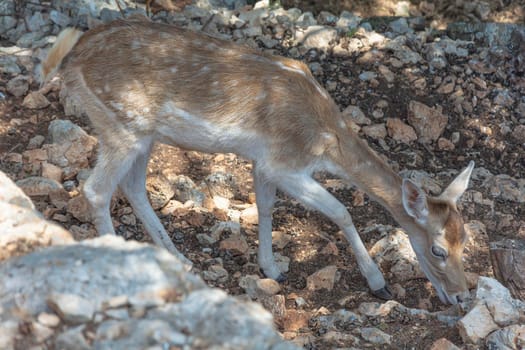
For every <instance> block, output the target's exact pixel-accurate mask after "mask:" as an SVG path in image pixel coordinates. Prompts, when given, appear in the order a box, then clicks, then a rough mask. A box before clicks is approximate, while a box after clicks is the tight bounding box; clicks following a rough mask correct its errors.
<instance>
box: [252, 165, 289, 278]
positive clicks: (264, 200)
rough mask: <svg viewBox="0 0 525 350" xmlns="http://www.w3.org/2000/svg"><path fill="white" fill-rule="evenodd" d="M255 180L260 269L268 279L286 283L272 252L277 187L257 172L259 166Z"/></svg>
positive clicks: (254, 175) (254, 176) (255, 173)
mask: <svg viewBox="0 0 525 350" xmlns="http://www.w3.org/2000/svg"><path fill="white" fill-rule="evenodd" d="M253 178H254V187H255V201H256V203H257V212H258V215H259V251H258V253H257V260H258V262H259V267H260V268H261V270H262V272H263V273H264V275H265V276H266V277H268V278H272V279H274V280H276V281H277V282H284V281H285V280H286V276H285V275H284V274H283V273H282V272H281V271H280V270H279V267H278V266H277V263H276V262H275V259H274V257H273V251H272V209H273V205H274V202H275V192H276V187H275V184H273V183H272V182H269V181H267V179H266V178H265V177H264V175H263V174H261V173H259V172H258V171H257V166H255V171H254V174H253Z"/></svg>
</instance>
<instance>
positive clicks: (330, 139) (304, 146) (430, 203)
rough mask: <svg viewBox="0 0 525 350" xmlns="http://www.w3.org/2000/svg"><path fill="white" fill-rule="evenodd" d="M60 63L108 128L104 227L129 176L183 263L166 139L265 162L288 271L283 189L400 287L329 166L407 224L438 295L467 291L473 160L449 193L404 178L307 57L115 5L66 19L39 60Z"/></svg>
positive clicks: (47, 65)
mask: <svg viewBox="0 0 525 350" xmlns="http://www.w3.org/2000/svg"><path fill="white" fill-rule="evenodd" d="M40 74H41V80H42V82H46V81H49V80H50V79H51V77H54V76H56V75H58V76H60V78H61V79H62V86H63V89H65V94H66V95H67V97H68V98H71V99H72V100H73V101H76V104H77V105H79V106H81V108H82V112H83V113H85V114H86V115H87V116H88V117H89V120H90V122H91V124H92V127H93V129H94V131H95V132H96V134H97V135H98V140H99V147H98V158H97V161H96V164H95V167H94V169H93V172H92V174H91V176H90V177H89V178H88V179H87V180H86V182H85V184H84V186H83V193H84V195H85V197H86V199H87V201H88V203H89V207H90V210H91V217H92V222H93V224H94V226H95V227H96V230H97V232H98V234H99V235H105V234H111V235H114V234H115V229H114V227H113V224H112V221H111V213H110V200H111V197H112V194H113V193H114V192H115V190H116V189H117V187H118V188H119V189H120V190H121V192H122V193H123V194H124V196H125V197H126V198H127V199H128V201H129V203H130V205H131V206H132V208H133V210H134V212H135V214H136V216H137V217H138V219H139V220H140V221H141V222H142V223H143V226H144V229H145V230H146V231H147V233H148V234H149V235H150V236H151V239H152V240H153V242H154V243H155V244H157V245H159V246H161V247H165V248H166V249H167V250H168V251H169V252H171V253H172V254H173V255H175V256H177V257H178V258H179V259H180V260H181V261H183V263H185V264H187V265H188V266H189V267H191V262H190V261H189V260H188V259H187V258H186V257H184V255H183V254H182V253H181V252H179V250H178V249H177V248H176V247H175V245H174V243H173V242H172V240H171V239H170V236H169V235H168V233H167V231H166V230H165V228H164V227H163V225H162V223H161V221H160V220H159V218H158V217H157V215H156V214H155V211H154V210H153V209H152V207H151V205H150V204H149V202H148V197H147V192H146V188H145V181H146V167H147V164H148V160H149V156H150V153H151V151H152V147H153V145H154V144H155V143H156V142H160V143H165V144H169V145H172V146H175V147H179V148H182V149H188V150H195V151H199V152H206V153H235V154H237V155H238V156H240V157H243V158H245V159H247V160H250V161H252V163H253V186H254V190H255V195H256V199H255V204H256V207H257V213H258V220H259V221H258V244H259V245H258V250H257V262H258V264H259V267H260V268H261V271H262V272H263V273H264V275H265V276H266V277H267V278H271V279H274V280H276V281H278V282H283V281H284V280H285V278H286V276H285V275H284V274H283V273H282V272H281V271H280V270H279V267H278V265H277V264H276V261H275V260H274V255H273V252H272V209H273V206H274V202H275V200H276V190H277V189H279V190H281V191H282V192H284V193H286V194H287V195H289V196H291V197H292V198H295V199H296V200H297V201H299V202H300V203H302V204H303V205H304V206H305V207H307V208H309V209H313V210H317V211H319V212H320V213H322V214H323V215H324V216H326V217H327V218H328V219H330V220H331V221H332V222H333V223H335V224H336V225H337V226H338V227H339V228H340V230H341V231H342V233H343V234H344V236H345V238H346V239H347V240H348V242H349V244H350V246H351V248H352V250H353V252H354V254H355V258H356V260H357V264H358V267H359V270H360V272H361V274H362V275H363V276H364V278H365V279H366V282H367V284H368V287H369V288H370V290H371V292H372V294H373V295H375V296H377V297H379V298H382V299H392V298H393V297H394V296H393V293H392V290H391V289H390V287H389V286H388V284H387V283H386V281H385V278H384V276H383V274H382V272H381V271H380V269H379V267H378V265H377V264H376V263H375V262H374V260H373V259H372V258H371V256H370V254H369V253H368V251H367V249H366V247H365V245H364V244H363V242H362V240H361V238H360V236H359V234H358V232H357V229H356V227H355V225H354V223H353V220H352V217H351V215H350V214H349V212H348V210H347V208H346V207H345V205H344V204H343V203H341V202H340V201H339V200H337V199H336V198H335V197H334V196H333V195H332V194H331V193H330V192H329V191H328V190H327V189H325V188H324V187H323V186H322V185H321V184H320V183H319V182H318V181H316V180H315V179H314V176H313V175H314V173H316V172H319V171H323V172H327V173H330V174H333V175H334V176H337V177H338V178H340V179H341V180H342V181H344V182H345V183H348V184H349V185H352V186H357V187H358V188H359V189H361V190H362V191H364V192H365V193H366V194H367V195H368V196H369V198H370V199H372V200H374V201H376V202H378V203H379V204H381V205H382V206H383V207H384V208H385V209H386V210H387V211H388V212H389V213H390V214H391V215H392V217H393V218H394V219H395V220H396V221H397V223H398V224H399V225H400V226H401V227H402V228H403V229H404V230H405V232H406V233H407V235H408V237H409V240H410V243H411V246H412V248H413V250H414V252H415V254H416V256H417V259H418V261H419V264H420V266H421V268H422V271H423V272H424V273H425V275H426V277H427V278H428V279H429V280H430V282H431V283H432V285H433V287H434V288H435V290H436V293H437V295H438V297H439V299H440V300H441V301H442V302H443V303H445V304H457V303H460V302H462V301H464V300H465V298H467V297H468V295H469V291H468V288H467V283H466V277H465V272H464V267H463V261H462V255H463V251H464V247H465V244H466V241H467V238H468V237H467V234H466V232H465V230H464V228H463V224H464V221H463V219H462V216H461V214H460V212H459V210H458V206H457V204H458V200H459V198H460V197H461V196H462V194H463V193H464V192H465V190H466V189H467V186H468V182H469V179H470V175H471V173H472V169H473V168H474V162H473V161H471V162H470V163H469V165H468V166H467V167H466V168H465V169H464V170H463V171H461V172H460V173H459V174H458V175H457V177H456V178H455V179H454V180H452V182H451V183H450V184H449V185H448V187H446V189H445V190H444V191H443V192H442V193H441V194H440V195H439V196H430V195H428V194H427V193H426V192H425V191H424V190H423V189H422V188H421V187H420V186H418V185H417V184H416V183H414V182H413V181H411V180H409V179H403V178H402V177H401V176H400V175H398V174H397V173H396V172H395V171H393V169H392V168H391V167H390V166H389V165H388V164H387V163H386V162H385V161H384V160H383V159H382V158H381V157H380V156H379V155H378V154H377V153H376V152H375V151H374V150H373V149H372V148H371V147H370V146H369V145H368V144H367V142H366V141H365V140H363V139H361V138H360V136H359V135H358V133H356V132H355V131H353V130H352V128H351V127H350V126H349V125H348V124H347V122H345V120H344V118H343V117H342V113H341V111H340V109H339V107H338V106H337V105H336V103H335V102H334V100H333V99H332V98H331V97H330V95H329V94H328V93H327V91H326V90H325V89H324V88H323V87H322V86H321V85H320V84H319V83H318V82H317V81H316V79H315V78H314V76H313V75H312V73H311V72H310V70H309V69H308V67H307V66H306V65H305V64H304V63H302V62H300V61H297V60H293V59H290V58H285V57H281V56H277V55H270V54H268V53H264V52H261V51H259V50H256V49H253V48H250V47H248V46H243V45H240V44H237V43H234V42H231V41H228V40H225V39H220V38H216V37H214V36H210V35H208V34H206V33H202V32H198V31H193V30H189V29H184V28H180V27H176V26H172V25H168V24H162V23H155V22H151V21H149V20H148V19H146V18H128V19H117V20H115V21H113V22H110V23H108V24H103V25H100V26H98V27H95V28H93V29H90V30H88V31H87V32H85V33H84V32H82V31H80V30H78V29H75V28H66V29H65V30H64V31H62V32H61V33H60V35H59V36H58V37H57V40H56V41H55V43H54V45H53V46H52V48H51V49H50V50H49V53H48V56H47V58H45V59H44V60H43V62H42V64H41V72H40Z"/></svg>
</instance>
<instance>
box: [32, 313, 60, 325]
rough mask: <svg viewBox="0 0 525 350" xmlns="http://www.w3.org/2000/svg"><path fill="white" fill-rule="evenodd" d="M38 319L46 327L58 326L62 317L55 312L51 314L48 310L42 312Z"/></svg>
mask: <svg viewBox="0 0 525 350" xmlns="http://www.w3.org/2000/svg"><path fill="white" fill-rule="evenodd" d="M37 320H38V322H39V323H40V324H42V325H44V326H46V327H52V328H54V327H56V326H58V325H59V324H60V318H58V316H57V315H55V314H50V313H47V312H42V313H40V314H38V317H37Z"/></svg>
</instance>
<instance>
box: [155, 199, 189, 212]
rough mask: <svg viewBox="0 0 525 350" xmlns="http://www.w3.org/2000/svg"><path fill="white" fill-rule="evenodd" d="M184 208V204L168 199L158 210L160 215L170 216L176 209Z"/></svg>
mask: <svg viewBox="0 0 525 350" xmlns="http://www.w3.org/2000/svg"><path fill="white" fill-rule="evenodd" d="M183 207H184V204H183V203H181V202H179V201H178V200H175V199H170V200H169V201H168V203H167V204H166V205H165V206H164V207H162V209H161V210H160V212H161V214H162V215H171V214H173V212H174V211H176V210H177V209H181V208H183Z"/></svg>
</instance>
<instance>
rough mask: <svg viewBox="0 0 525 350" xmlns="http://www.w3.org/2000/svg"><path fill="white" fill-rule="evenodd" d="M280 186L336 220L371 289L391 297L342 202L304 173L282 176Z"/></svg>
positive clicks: (305, 203)
mask: <svg viewBox="0 0 525 350" xmlns="http://www.w3.org/2000/svg"><path fill="white" fill-rule="evenodd" d="M279 188H281V189H282V190H283V191H285V192H287V193H288V194H290V195H291V196H292V197H294V198H296V199H297V200H299V201H300V202H302V203H303V204H304V205H306V206H308V207H310V208H313V209H316V210H318V211H320V212H321V213H323V214H324V215H326V216H327V217H328V218H329V219H330V220H332V221H333V222H334V223H336V224H337V225H338V226H339V227H340V228H341V230H342V231H343V233H344V235H345V237H346V239H347V240H348V242H349V243H350V245H351V246H352V249H353V251H354V255H355V257H356V260H357V264H358V265H359V270H360V271H361V274H362V275H363V276H364V277H365V278H366V281H367V283H368V286H369V287H370V289H371V290H372V293H373V294H374V295H376V296H378V297H380V298H382V299H391V298H392V294H391V292H390V291H389V288H388V287H387V285H386V282H385V279H384V277H383V274H382V273H381V271H380V270H379V268H378V267H377V265H376V263H375V262H374V261H373V260H372V258H371V257H370V255H369V254H368V251H367V250H366V248H365V246H364V244H363V241H361V238H360V237H359V234H358V233H357V230H356V228H355V226H354V223H353V222H352V217H351V216H350V214H349V213H348V210H346V208H345V206H344V205H343V204H342V203H341V202H339V201H338V200H337V199H336V198H335V197H334V196H332V195H331V194H330V193H329V192H328V191H327V190H326V189H324V188H323V187H322V186H321V185H320V184H319V183H317V182H316V181H315V180H314V179H312V178H311V177H310V176H307V175H292V176H287V177H285V178H283V180H281V182H280V183H279Z"/></svg>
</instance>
